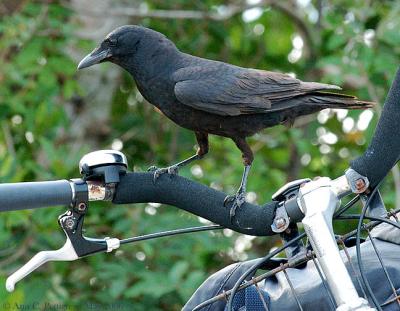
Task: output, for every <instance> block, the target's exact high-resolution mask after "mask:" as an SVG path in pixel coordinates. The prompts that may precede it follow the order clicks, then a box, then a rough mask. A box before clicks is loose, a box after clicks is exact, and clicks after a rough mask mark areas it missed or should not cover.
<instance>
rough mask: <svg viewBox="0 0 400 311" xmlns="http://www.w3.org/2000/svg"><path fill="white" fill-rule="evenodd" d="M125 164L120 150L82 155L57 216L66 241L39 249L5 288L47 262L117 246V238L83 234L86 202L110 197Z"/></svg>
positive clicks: (68, 258)
mask: <svg viewBox="0 0 400 311" xmlns="http://www.w3.org/2000/svg"><path fill="white" fill-rule="evenodd" d="M127 167H128V164H127V161H126V157H125V155H124V154H123V153H121V152H118V151H114V150H100V151H95V152H91V153H89V154H87V155H85V156H84V157H83V158H82V159H81V161H80V163H79V170H80V172H81V174H82V175H83V179H73V180H71V181H70V184H71V189H72V193H73V198H72V203H71V206H70V207H69V209H68V211H66V212H65V213H64V214H61V215H60V216H59V217H58V223H59V225H60V227H61V228H62V230H63V231H64V233H65V235H66V238H67V240H66V242H65V244H64V245H63V246H62V247H61V248H60V249H58V250H55V251H42V252H39V253H37V254H36V255H35V256H33V257H32V259H31V260H29V261H28V262H27V263H26V264H25V265H24V266H22V267H21V268H20V269H18V270H17V271H15V272H14V273H13V274H12V275H10V276H9V277H8V278H7V281H6V289H7V290H8V291H9V292H12V291H14V288H15V284H16V283H17V282H18V281H20V280H21V279H23V278H24V277H26V276H27V275H29V274H30V273H32V272H33V271H34V270H36V269H37V268H39V267H40V266H42V265H43V264H44V263H46V262H48V261H73V260H76V259H78V258H82V257H85V256H89V255H92V254H95V253H99V252H111V251H113V250H114V249H117V248H119V246H120V240H119V239H117V238H109V237H107V238H104V239H96V238H87V237H84V236H83V235H82V228H83V222H84V218H85V215H86V213H87V211H88V208H89V201H94V200H111V199H112V196H113V194H114V190H115V186H116V184H117V183H118V182H119V177H120V175H121V174H125V172H126V169H127Z"/></svg>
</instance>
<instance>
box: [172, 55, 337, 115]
mask: <svg viewBox="0 0 400 311" xmlns="http://www.w3.org/2000/svg"><path fill="white" fill-rule="evenodd" d="M207 65H212V63H211V64H207ZM173 79H174V82H175V89H174V91H175V96H176V98H177V99H178V101H179V102H180V103H182V104H184V105H188V106H191V107H192V108H195V109H198V110H203V111H206V112H209V113H213V114H218V115H222V116H237V115H241V114H254V113H266V112H270V111H275V110H280V109H283V108H287V107H284V106H286V105H281V104H283V102H284V100H285V99H289V98H292V97H295V96H298V95H302V94H306V93H308V92H312V91H318V90H324V89H340V88H339V87H337V86H333V85H328V84H322V83H314V82H302V81H300V80H298V79H295V78H292V77H291V76H289V75H285V74H281V73H276V72H269V71H263V70H256V69H245V68H241V67H236V66H229V65H226V64H224V63H219V62H216V63H215V66H192V67H185V68H182V69H179V70H178V71H177V72H175V73H174V75H173ZM282 101H283V102H282ZM279 102H282V103H281V104H280V103H279ZM281 106H282V107H281Z"/></svg>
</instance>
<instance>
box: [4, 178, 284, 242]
mask: <svg viewBox="0 0 400 311" xmlns="http://www.w3.org/2000/svg"><path fill="white" fill-rule="evenodd" d="M73 197H74V194H73V192H72V188H71V184H70V182H69V181H67V180H57V181H44V182H23V183H12V184H11V183H10V184H0V212H5V211H13V210H21V209H33V208H40V207H47V206H56V205H70V204H71V203H72V201H73V199H74V198H73ZM225 197H226V194H225V193H223V192H221V191H217V190H215V189H212V188H210V187H207V186H205V185H202V184H200V183H197V182H194V181H191V180H189V179H186V178H183V177H180V176H173V177H172V178H171V177H169V176H168V175H162V176H161V177H159V178H158V179H157V182H156V183H153V173H127V174H126V175H123V176H121V180H120V182H119V184H118V186H117V189H116V192H115V196H114V200H113V203H115V204H128V203H147V202H157V203H164V204H168V205H173V206H175V207H178V208H180V209H183V210H185V211H188V212H190V213H192V214H195V215H197V216H200V217H203V218H205V219H208V220H210V221H212V222H214V223H216V224H219V225H222V226H224V227H226V228H229V229H232V230H234V231H236V232H241V233H244V234H249V235H256V236H266V235H273V234H275V233H274V232H273V231H272V229H271V224H272V221H273V219H274V214H275V208H276V205H277V202H274V201H273V202H271V203H267V204H265V205H263V206H258V205H254V204H250V203H244V204H243V205H242V206H241V207H240V209H238V211H237V213H236V216H235V218H234V219H233V221H232V222H231V220H230V215H229V212H230V209H229V207H225V206H224V205H223V201H224V198H225Z"/></svg>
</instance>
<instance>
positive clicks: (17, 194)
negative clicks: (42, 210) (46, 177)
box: [0, 180, 72, 212]
mask: <svg viewBox="0 0 400 311" xmlns="http://www.w3.org/2000/svg"><path fill="white" fill-rule="evenodd" d="M71 201H72V190H71V186H70V184H69V182H68V181H67V180H57V181H41V182H22V183H9V184H0V212H5V211H15V210H22V209H32V208H39V207H47V206H54V205H69V204H71Z"/></svg>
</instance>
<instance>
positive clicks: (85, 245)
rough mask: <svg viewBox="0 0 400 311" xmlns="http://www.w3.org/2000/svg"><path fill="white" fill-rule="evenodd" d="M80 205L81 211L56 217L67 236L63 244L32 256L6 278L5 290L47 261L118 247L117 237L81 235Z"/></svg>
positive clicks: (72, 257)
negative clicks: (58, 247) (55, 248)
mask: <svg viewBox="0 0 400 311" xmlns="http://www.w3.org/2000/svg"><path fill="white" fill-rule="evenodd" d="M80 204H82V203H80ZM80 206H81V211H76V210H75V209H74V208H73V209H71V210H68V211H67V212H66V213H64V214H62V215H60V216H59V218H58V223H59V225H60V227H61V228H62V229H63V231H64V233H65V235H66V237H67V240H66V242H65V244H64V245H63V246H62V247H61V248H60V249H58V250H54V251H41V252H39V253H37V254H36V255H35V256H33V257H32V258H31V260H29V261H28V262H27V263H26V264H25V265H23V266H22V267H21V268H19V269H18V270H17V271H15V272H14V273H13V274H12V275H10V276H9V277H8V278H7V280H6V289H7V291H9V292H12V291H14V288H15V284H16V283H17V282H18V281H20V280H22V279H23V278H24V277H26V276H27V275H29V274H30V273H32V272H33V271H35V270H36V269H37V268H39V267H40V266H42V265H43V264H45V263H46V262H48V261H74V260H77V259H79V258H82V257H85V256H88V255H91V254H95V253H99V252H111V251H113V250H114V249H117V248H119V246H120V240H119V239H117V238H108V237H107V238H104V239H94V238H86V237H84V236H83V235H82V226H83V220H84V216H85V213H86V208H85V209H83V210H82V207H83V205H80Z"/></svg>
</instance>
